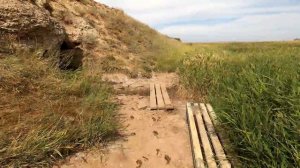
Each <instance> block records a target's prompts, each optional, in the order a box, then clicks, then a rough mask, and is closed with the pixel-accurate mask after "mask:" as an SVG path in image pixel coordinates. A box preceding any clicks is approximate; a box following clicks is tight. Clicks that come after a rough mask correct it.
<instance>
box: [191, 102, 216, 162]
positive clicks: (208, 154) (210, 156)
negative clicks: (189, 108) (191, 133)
mask: <svg viewBox="0 0 300 168" xmlns="http://www.w3.org/2000/svg"><path fill="white" fill-rule="evenodd" d="M194 107H195V108H194V111H195V116H196V124H197V126H198V130H199V135H200V138H201V142H202V146H203V150H204V155H205V159H206V163H207V167H208V168H217V167H218V166H217V163H216V161H215V159H214V153H213V150H212V147H211V145H210V142H209V138H208V135H207V132H206V129H205V125H204V122H203V119H202V114H201V112H200V109H199V105H198V104H197V103H196V104H194Z"/></svg>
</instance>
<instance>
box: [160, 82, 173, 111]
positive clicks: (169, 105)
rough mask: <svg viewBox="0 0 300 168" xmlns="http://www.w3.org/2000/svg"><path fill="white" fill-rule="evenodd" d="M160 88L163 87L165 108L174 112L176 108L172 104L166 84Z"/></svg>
mask: <svg viewBox="0 0 300 168" xmlns="http://www.w3.org/2000/svg"><path fill="white" fill-rule="evenodd" d="M160 86H161V92H162V95H163V99H164V102H165V108H166V110H173V109H174V106H173V105H172V103H171V100H170V97H169V95H168V91H167V88H166V85H165V84H161V85H160Z"/></svg>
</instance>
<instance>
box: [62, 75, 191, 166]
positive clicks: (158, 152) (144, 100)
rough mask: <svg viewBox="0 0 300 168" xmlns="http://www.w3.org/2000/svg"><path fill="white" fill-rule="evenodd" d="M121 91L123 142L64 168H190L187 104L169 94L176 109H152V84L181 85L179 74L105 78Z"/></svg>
mask: <svg viewBox="0 0 300 168" xmlns="http://www.w3.org/2000/svg"><path fill="white" fill-rule="evenodd" d="M104 79H106V80H108V81H110V82H112V83H114V87H115V89H116V90H117V91H118V93H119V94H118V95H117V97H116V101H118V102H119V103H120V104H121V108H120V115H121V121H122V122H123V124H124V126H125V127H126V128H125V130H124V131H123V132H122V136H123V137H124V138H122V139H121V140H118V141H117V142H113V143H112V144H110V145H108V147H106V148H105V149H104V150H102V151H97V150H92V151H90V152H84V153H78V154H76V155H75V156H73V157H71V158H69V160H68V161H67V163H66V164H64V165H62V166H61V167H63V168H68V167H71V168H84V167H87V168H89V167H92V168H98V167H100V168H102V167H103V168H136V167H137V168H168V167H170V168H191V167H193V164H192V156H191V147H190V141H189V134H188V128H187V124H186V117H185V103H186V102H184V101H181V100H178V99H177V98H176V96H174V95H172V94H171V95H170V96H171V99H172V101H173V103H174V105H175V108H176V110H174V111H170V112H166V111H162V110H159V111H151V110H149V83H150V82H153V81H156V82H163V83H165V84H166V85H167V87H168V88H171V87H173V86H174V85H177V84H178V79H177V76H176V74H173V73H169V74H156V75H154V77H153V78H152V79H141V78H138V79H128V78H127V77H126V76H125V75H122V74H114V75H105V76H104Z"/></svg>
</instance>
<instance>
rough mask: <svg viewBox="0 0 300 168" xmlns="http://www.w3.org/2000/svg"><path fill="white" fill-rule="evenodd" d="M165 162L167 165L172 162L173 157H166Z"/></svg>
mask: <svg viewBox="0 0 300 168" xmlns="http://www.w3.org/2000/svg"><path fill="white" fill-rule="evenodd" d="M165 160H166V161H167V164H169V163H170V162H171V157H170V156H169V155H165Z"/></svg>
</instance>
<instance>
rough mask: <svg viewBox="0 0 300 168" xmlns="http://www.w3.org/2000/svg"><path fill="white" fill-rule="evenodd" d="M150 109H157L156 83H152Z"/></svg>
mask: <svg viewBox="0 0 300 168" xmlns="http://www.w3.org/2000/svg"><path fill="white" fill-rule="evenodd" d="M150 109H151V110H156V109H157V102H156V94H155V86H154V83H150Z"/></svg>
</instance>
